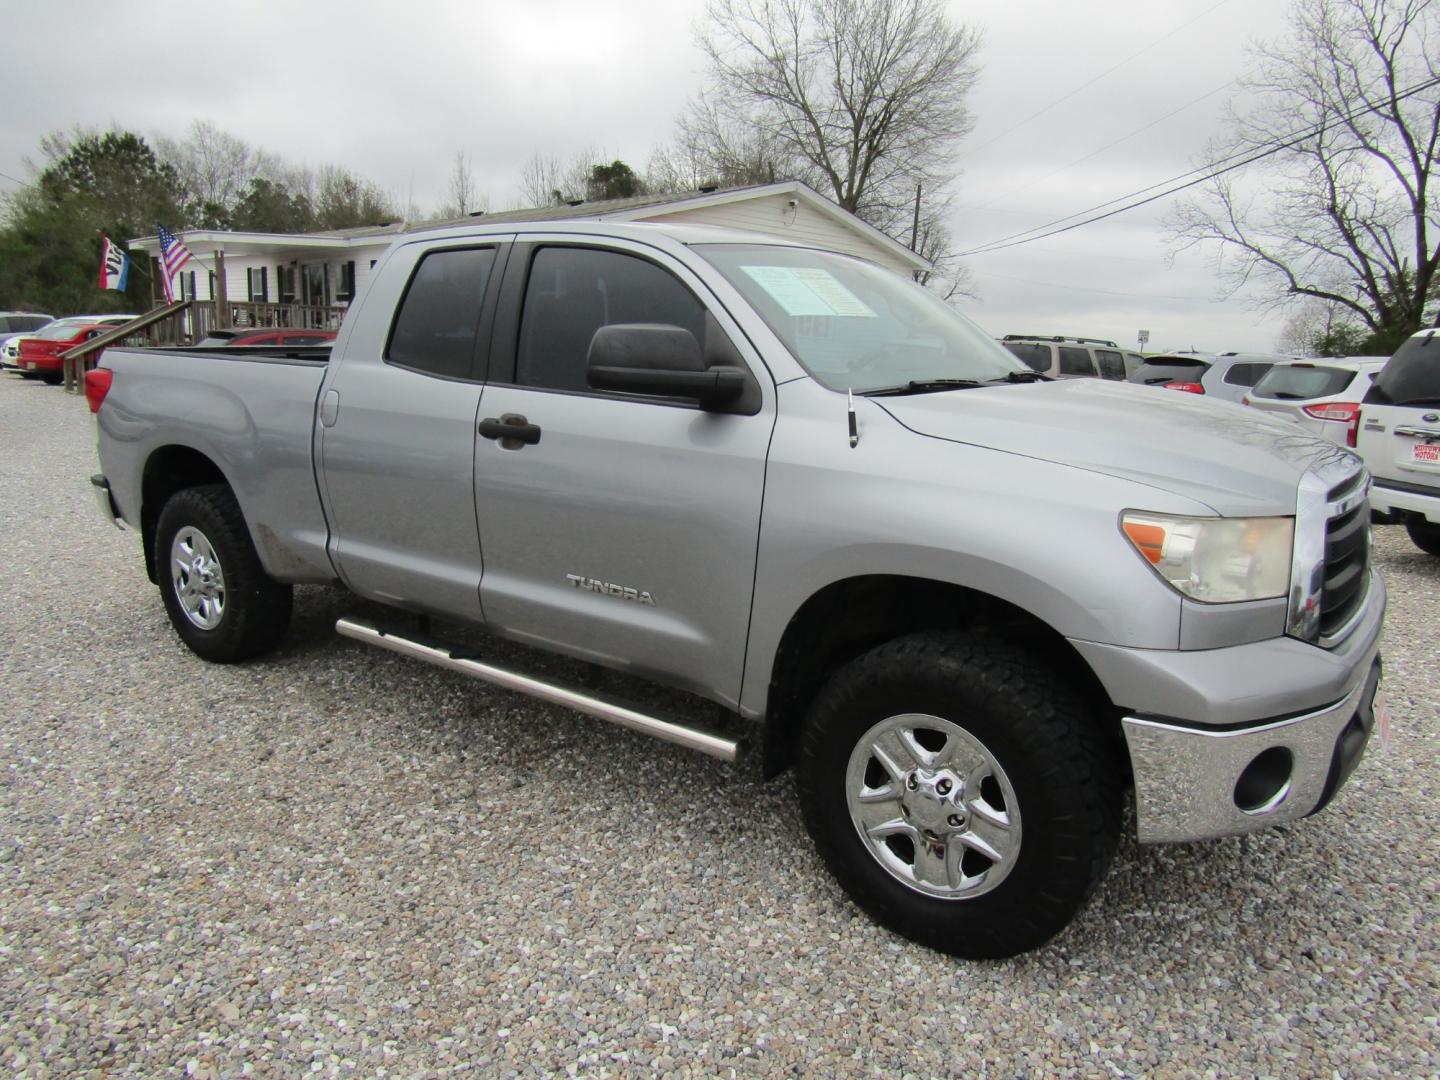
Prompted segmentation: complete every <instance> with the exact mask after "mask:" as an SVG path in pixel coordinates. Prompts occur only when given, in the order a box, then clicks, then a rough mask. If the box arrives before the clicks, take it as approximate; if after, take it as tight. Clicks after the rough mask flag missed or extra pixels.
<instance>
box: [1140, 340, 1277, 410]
mask: <svg viewBox="0 0 1440 1080" xmlns="http://www.w3.org/2000/svg"><path fill="white" fill-rule="evenodd" d="M1290 359H1294V358H1293V357H1289V356H1278V355H1276V354H1274V353H1241V352H1224V353H1190V352H1184V353H1162V354H1159V355H1156V356H1147V357H1146V358H1145V362H1144V363H1143V364H1141V365H1140V369H1139V370H1138V371H1136V372H1135V373H1134V374H1132V375H1131V376H1130V381H1131V382H1133V383H1140V384H1142V385H1144V386H1163V387H1164V388H1165V389H1166V390H1183V391H1186V392H1188V393H1191V394H1206V395H1208V396H1210V397H1214V398H1219V399H1220V400H1221V401H1234V402H1237V403H1238V402H1239V401H1240V399H1241V398H1243V397H1244V396H1245V391H1247V390H1249V389H1250V388H1251V387H1252V386H1254V385H1255V384H1256V383H1257V382H1259V381H1260V379H1261V377H1262V376H1264V374H1265V373H1266V372H1267V371H1269V370H1270V369H1271V368H1272V367H1273V366H1274V365H1275V364H1277V363H1279V362H1280V361H1281V360H1290Z"/></svg>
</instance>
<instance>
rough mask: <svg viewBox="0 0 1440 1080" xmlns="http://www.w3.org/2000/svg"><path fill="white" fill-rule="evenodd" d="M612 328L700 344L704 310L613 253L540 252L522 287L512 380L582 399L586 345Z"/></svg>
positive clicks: (657, 271)
mask: <svg viewBox="0 0 1440 1080" xmlns="http://www.w3.org/2000/svg"><path fill="white" fill-rule="evenodd" d="M614 323H665V324H668V325H670V326H679V327H681V328H682V329H685V330H689V331H690V332H691V333H692V334H694V335H695V339H696V340H697V341H699V342H700V343H701V344H702V346H703V344H704V342H705V309H704V308H703V307H702V306H701V304H700V301H699V300H697V299H695V296H694V294H693V293H691V292H690V290H689V289H687V288H686V287H685V286H684V285H682V284H681V283H680V281H679V280H678V279H677V278H676V277H675V276H674V275H672V274H670V273H669V272H668V271H665V270H662V269H661V268H660V267H658V266H656V265H655V264H654V263H652V262H648V261H647V260H645V259H641V258H638V257H636V256H634V255H625V254H622V253H621V252H618V251H600V250H598V249H594V248H563V247H550V248H541V249H540V250H539V251H538V252H536V254H535V259H534V261H533V262H532V263H531V265H530V278H529V281H528V282H527V284H526V286H525V307H524V309H523V310H522V312H521V315H520V347H519V351H518V353H517V354H516V360H515V381H516V382H517V383H519V384H520V385H522V386H543V387H546V388H548V389H552V390H583V391H586V392H589V390H590V387H589V386H588V385H587V384H586V382H585V357H586V354H588V353H589V351H590V339H591V338H593V337H594V336H595V331H596V330H598V329H600V327H602V326H610V325H612V324H614Z"/></svg>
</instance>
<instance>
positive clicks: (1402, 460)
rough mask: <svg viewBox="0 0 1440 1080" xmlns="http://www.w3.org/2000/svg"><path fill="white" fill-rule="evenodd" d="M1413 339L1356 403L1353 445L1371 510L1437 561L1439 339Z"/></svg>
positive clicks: (1424, 335)
mask: <svg viewBox="0 0 1440 1080" xmlns="http://www.w3.org/2000/svg"><path fill="white" fill-rule="evenodd" d="M1437 333H1440V331H1436V330H1422V331H1420V332H1419V333H1418V334H1415V335H1413V336H1412V337H1410V338H1409V340H1407V341H1406V342H1405V343H1404V344H1403V345H1401V346H1400V348H1399V349H1398V350H1396V352H1395V355H1394V356H1392V357H1391V358H1390V359H1389V360H1387V361H1386V362H1385V366H1384V368H1382V369H1381V371H1380V373H1379V374H1378V375H1376V376H1375V380H1374V381H1373V382H1372V383H1371V384H1370V389H1369V391H1368V392H1367V393H1366V394H1365V399H1364V400H1363V401H1362V402H1361V403H1360V430H1359V433H1358V442H1357V448H1358V449H1359V451H1360V454H1361V456H1362V457H1364V459H1365V464H1366V465H1367V466H1369V469H1370V475H1371V478H1372V481H1371V488H1370V505H1371V506H1372V507H1373V509H1374V510H1375V513H1376V517H1377V518H1378V519H1379V520H1381V521H1390V522H1399V523H1401V524H1403V525H1404V526H1405V530H1406V531H1407V532H1408V533H1409V534H1410V539H1411V540H1413V541H1414V542H1415V546H1416V547H1418V548H1419V549H1420V550H1421V551H1424V552H1428V553H1429V554H1431V555H1437V556H1440V338H1437V337H1436V335H1437Z"/></svg>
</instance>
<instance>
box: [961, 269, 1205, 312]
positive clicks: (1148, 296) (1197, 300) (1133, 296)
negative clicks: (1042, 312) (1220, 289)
mask: <svg viewBox="0 0 1440 1080" xmlns="http://www.w3.org/2000/svg"><path fill="white" fill-rule="evenodd" d="M984 277H985V279H986V280H988V279H990V278H995V279H997V280H1000V281H1018V282H1020V283H1021V284H1022V285H1036V286H1039V287H1040V288H1042V289H1064V290H1066V291H1067V292H1083V293H1097V294H1099V295H1100V296H1123V297H1125V298H1127V299H1129V300H1184V301H1186V302H1188V303H1192V304H1213V303H1214V302H1215V300H1214V298H1213V297H1206V296H1167V295H1165V294H1164V293H1137V292H1118V291H1116V290H1114V289H1087V288H1085V287H1084V286H1082V285H1060V284H1058V283H1056V282H1053V281H1033V280H1031V279H1030V278H1023V277H1011V276H1010V275H1009V274H990V273H987V274H985V275H984Z"/></svg>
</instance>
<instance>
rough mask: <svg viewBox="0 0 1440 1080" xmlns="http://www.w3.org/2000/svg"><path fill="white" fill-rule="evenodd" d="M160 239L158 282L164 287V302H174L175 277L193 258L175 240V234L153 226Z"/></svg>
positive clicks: (188, 251)
mask: <svg viewBox="0 0 1440 1080" xmlns="http://www.w3.org/2000/svg"><path fill="white" fill-rule="evenodd" d="M155 232H156V235H157V236H159V238H160V282H161V284H162V285H164V286H165V302H166V303H168V304H173V303H174V302H175V275H176V273H177V272H179V270H180V268H181V267H182V266H184V265H185V264H186V263H187V262H189V261H190V260H191V259H193V258H194V257H195V256H193V255H191V254H190V249H189V248H187V247H186V246H185V245H184V244H182V243H181V242H180V241H179V240H177V239H176V238H175V234H174V233H172V232H171V231H170V230H169V229H167V228H165V226H164V225H156V226H155Z"/></svg>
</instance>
